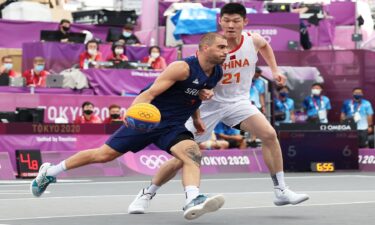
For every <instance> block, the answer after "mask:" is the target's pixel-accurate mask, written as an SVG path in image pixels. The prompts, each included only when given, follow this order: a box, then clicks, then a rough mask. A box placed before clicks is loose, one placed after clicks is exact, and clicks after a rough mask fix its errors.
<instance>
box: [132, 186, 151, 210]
mask: <svg viewBox="0 0 375 225" xmlns="http://www.w3.org/2000/svg"><path fill="white" fill-rule="evenodd" d="M145 191H146V189H144V188H143V189H142V190H140V191H139V193H138V195H137V197H135V199H134V200H133V202H132V203H130V205H129V207H128V213H129V214H144V213H145V211H146V210H147V209H148V207H149V206H150V201H151V199H152V198H153V197H154V196H155V195H156V193H154V194H151V193H145Z"/></svg>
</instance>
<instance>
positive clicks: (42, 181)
mask: <svg viewBox="0 0 375 225" xmlns="http://www.w3.org/2000/svg"><path fill="white" fill-rule="evenodd" d="M51 166H52V165H51V163H43V164H42V166H41V167H40V169H39V173H38V176H37V177H36V178H35V179H34V180H33V181H31V184H30V191H31V193H32V194H33V195H34V196H35V197H40V196H41V195H42V194H43V193H44V191H45V190H46V189H47V187H48V185H49V184H50V183H56V177H52V176H47V175H46V174H47V169H48V168H49V167H51Z"/></svg>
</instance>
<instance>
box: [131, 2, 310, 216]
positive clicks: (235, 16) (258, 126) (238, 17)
mask: <svg viewBox="0 0 375 225" xmlns="http://www.w3.org/2000/svg"><path fill="white" fill-rule="evenodd" d="M219 23H220V26H221V28H222V30H223V32H224V36H225V37H226V38H227V41H228V47H229V49H230V52H229V53H228V56H227V58H226V60H225V62H224V63H223V66H222V67H223V71H224V75H223V78H222V79H221V81H220V82H219V84H218V85H217V86H216V87H215V88H214V96H213V97H212V99H211V100H209V101H204V102H203V103H202V105H201V107H200V113H201V118H202V120H203V122H204V124H205V126H206V130H205V132H204V133H203V134H198V135H196V136H195V140H196V141H197V142H198V143H199V142H203V141H206V140H208V139H209V137H210V134H211V133H212V131H213V129H214V128H215V126H216V125H217V123H218V122H220V121H222V122H224V123H225V124H226V125H228V126H231V127H236V128H239V129H241V130H243V131H247V132H250V133H251V134H253V135H255V136H256V137H258V138H260V139H261V140H262V144H263V146H262V153H263V158H264V161H265V163H266V165H267V167H268V169H269V171H270V173H271V178H272V181H273V184H274V192H275V199H274V204H275V205H278V206H281V205H286V204H293V205H294V204H298V203H300V202H303V201H306V200H307V199H308V198H309V197H308V196H307V195H305V194H296V193H295V192H293V191H291V190H290V189H288V187H287V186H286V184H285V181H284V172H283V159H282V153H281V148H280V144H279V141H278V139H277V136H276V132H275V130H274V128H273V127H272V126H271V124H270V123H269V122H268V120H267V119H266V118H265V116H264V115H263V114H262V113H260V111H259V110H258V109H257V108H256V107H255V106H254V105H252V104H251V102H250V100H249V90H250V87H251V80H252V78H253V75H254V72H255V64H256V62H257V60H258V57H257V53H258V52H259V53H260V54H261V55H262V56H263V58H264V59H265V61H266V62H267V64H268V65H269V67H270V68H271V71H272V74H273V77H274V79H275V81H276V82H277V84H278V85H284V84H285V81H286V77H285V76H283V75H282V74H281V73H280V72H279V71H278V68H277V64H276V60H275V56H274V54H273V50H272V48H271V46H270V45H269V44H268V42H267V41H266V40H265V39H264V38H263V37H261V36H260V35H258V34H256V33H254V34H250V33H244V32H243V28H244V26H245V25H246V24H247V23H248V21H247V18H246V9H245V7H244V6H243V5H241V4H239V3H228V4H226V5H225V6H223V8H222V9H221V12H220V22H219ZM201 94H202V95H205V91H204V90H202V93H201ZM186 126H187V128H188V129H189V130H190V131H191V132H193V133H195V131H196V130H195V128H194V126H193V121H191V120H189V121H188V122H187V124H186ZM182 165H183V164H182V162H181V161H180V160H179V159H176V158H172V159H171V160H169V161H167V162H166V163H164V164H163V165H162V166H161V168H160V169H159V171H158V172H157V174H156V175H155V176H154V178H153V180H152V182H151V185H150V186H149V187H148V188H144V189H142V190H141V191H140V192H139V194H138V195H137V197H136V198H135V200H134V201H133V202H132V203H131V204H130V206H129V208H128V212H129V213H145V210H146V209H147V208H148V206H149V203H150V200H151V199H152V197H153V196H154V195H155V193H156V190H158V188H159V187H160V186H161V185H163V184H164V183H166V182H167V181H168V180H170V179H172V178H173V177H174V176H175V175H176V173H177V171H178V170H179V169H180V168H181V167H182Z"/></svg>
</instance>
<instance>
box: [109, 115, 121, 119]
mask: <svg viewBox="0 0 375 225" xmlns="http://www.w3.org/2000/svg"><path fill="white" fill-rule="evenodd" d="M111 118H112V119H118V118H120V114H111Z"/></svg>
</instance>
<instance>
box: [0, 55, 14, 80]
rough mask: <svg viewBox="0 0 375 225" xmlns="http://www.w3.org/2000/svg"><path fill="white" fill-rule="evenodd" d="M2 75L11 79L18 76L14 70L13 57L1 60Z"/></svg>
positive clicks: (0, 71) (5, 57) (0, 69)
mask: <svg viewBox="0 0 375 225" xmlns="http://www.w3.org/2000/svg"><path fill="white" fill-rule="evenodd" d="M0 75H7V76H9V77H15V76H17V74H16V71H14V70H13V59H12V57H11V56H3V57H2V58H1V65H0Z"/></svg>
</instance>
